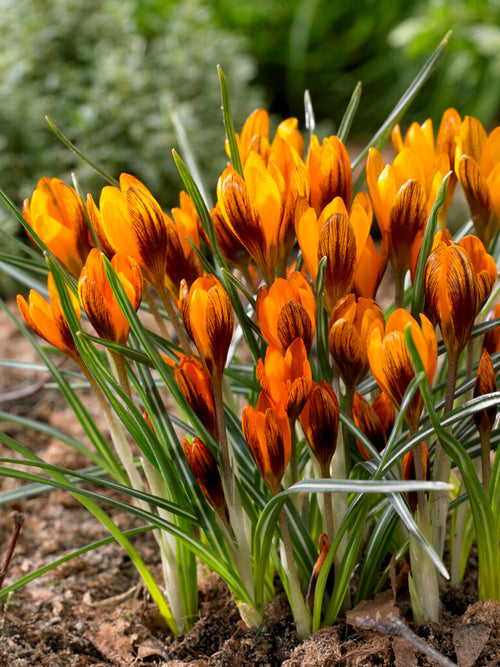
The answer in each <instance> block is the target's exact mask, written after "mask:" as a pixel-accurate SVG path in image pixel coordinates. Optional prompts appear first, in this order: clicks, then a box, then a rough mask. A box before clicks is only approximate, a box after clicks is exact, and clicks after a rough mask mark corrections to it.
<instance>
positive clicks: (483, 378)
mask: <svg viewBox="0 0 500 667" xmlns="http://www.w3.org/2000/svg"><path fill="white" fill-rule="evenodd" d="M495 391H497V381H496V377H495V370H494V368H493V364H492V362H491V357H490V355H489V354H488V352H487V350H485V349H483V351H482V353H481V360H480V361H479V366H478V369H477V373H476V381H475V383H474V398H478V397H480V396H485V395H486V394H492V393H493V392H495ZM496 416H497V408H496V406H493V407H491V408H488V409H487V410H482V411H481V412H475V413H474V415H473V418H474V423H475V425H476V427H477V429H478V431H479V432H480V433H481V435H483V434H484V433H488V434H489V433H491V431H492V429H493V426H494V424H495V419H496Z"/></svg>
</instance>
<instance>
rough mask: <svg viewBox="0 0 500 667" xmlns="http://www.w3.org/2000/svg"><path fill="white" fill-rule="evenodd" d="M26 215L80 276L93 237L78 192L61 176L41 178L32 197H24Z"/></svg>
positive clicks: (69, 266)
mask: <svg viewBox="0 0 500 667" xmlns="http://www.w3.org/2000/svg"><path fill="white" fill-rule="evenodd" d="M23 217H24V219H25V220H26V222H27V223H28V224H29V225H30V227H32V229H33V231H35V232H36V233H37V234H38V236H39V237H40V238H41V239H42V241H44V243H45V244H46V245H47V247H48V248H49V250H50V251H51V253H52V254H53V255H54V257H57V259H58V260H59V261H60V262H61V264H63V266H65V267H66V269H67V270H68V271H69V272H70V273H71V274H72V275H74V276H75V277H78V275H79V274H80V271H81V269H82V266H83V264H84V262H85V260H86V258H87V255H88V254H89V251H90V248H91V240H90V234H89V228H88V226H87V219H86V217H85V209H84V208H83V203H82V200H81V199H80V197H79V195H78V194H77V192H76V191H75V190H74V189H73V188H72V187H70V186H69V185H66V184H65V183H63V181H61V180H60V179H58V178H42V179H41V180H39V181H38V184H37V186H36V190H35V191H34V192H33V195H32V196H31V200H29V199H25V200H24V204H23Z"/></svg>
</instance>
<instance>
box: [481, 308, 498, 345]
mask: <svg viewBox="0 0 500 667" xmlns="http://www.w3.org/2000/svg"><path fill="white" fill-rule="evenodd" d="M496 319H500V303H497V304H496V306H495V307H494V308H493V310H492V311H490V313H489V314H488V320H496ZM483 347H485V348H486V350H487V351H488V352H489V353H490V354H495V353H496V352H500V324H499V325H498V326H496V327H495V328H494V329H490V330H489V331H487V332H486V333H485V334H484V339H483Z"/></svg>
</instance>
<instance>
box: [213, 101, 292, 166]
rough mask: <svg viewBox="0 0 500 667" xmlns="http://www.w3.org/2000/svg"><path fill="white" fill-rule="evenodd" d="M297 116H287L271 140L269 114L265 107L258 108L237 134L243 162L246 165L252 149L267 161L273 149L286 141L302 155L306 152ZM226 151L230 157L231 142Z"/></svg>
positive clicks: (227, 144)
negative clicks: (239, 133)
mask: <svg viewBox="0 0 500 667" xmlns="http://www.w3.org/2000/svg"><path fill="white" fill-rule="evenodd" d="M298 125H299V123H298V120H297V119H296V118H286V119H285V120H284V121H282V122H281V123H280V124H279V125H278V128H277V130H276V134H275V137H274V139H273V141H272V143H270V140H269V114H268V112H267V111H266V110H265V109H256V110H255V111H253V112H252V113H251V114H250V116H249V117H248V118H247V119H246V121H245V123H244V124H243V128H242V130H241V135H238V134H236V142H237V144H238V151H239V154H240V160H241V164H242V165H244V164H245V162H246V161H247V158H248V156H249V155H250V153H251V151H255V152H256V153H259V155H261V156H262V157H263V158H264V160H265V161H266V162H267V161H268V159H269V155H270V153H271V150H272V149H276V146H277V144H279V143H280V142H282V141H284V142H286V143H287V144H288V145H289V146H291V147H292V148H293V149H294V150H295V151H296V152H297V154H298V155H299V156H300V157H302V154H303V153H304V139H303V137H302V135H301V133H300V131H299V129H298ZM226 151H227V154H228V155H229V157H231V153H230V150H229V143H228V142H226Z"/></svg>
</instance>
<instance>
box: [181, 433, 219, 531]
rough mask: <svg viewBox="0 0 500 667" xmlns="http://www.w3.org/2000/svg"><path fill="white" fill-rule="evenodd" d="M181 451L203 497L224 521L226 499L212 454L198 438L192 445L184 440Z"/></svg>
mask: <svg viewBox="0 0 500 667" xmlns="http://www.w3.org/2000/svg"><path fill="white" fill-rule="evenodd" d="M182 449H183V450H184V456H185V457H186V461H187V463H188V466H189V468H190V469H191V472H192V473H193V476H194V478H195V479H196V481H197V482H198V484H199V485H200V488H201V490H202V491H203V495H204V496H205V498H206V499H207V500H208V502H209V503H210V505H211V506H212V507H213V508H214V510H215V511H216V512H217V514H218V515H219V516H220V517H221V518H222V519H223V520H224V521H226V520H227V505H226V499H225V497H224V490H223V488H222V481H221V476H220V473H219V469H218V467H217V462H216V461H215V459H214V457H213V456H212V453H211V452H210V450H209V449H208V447H207V446H206V445H205V444H204V443H203V442H202V441H201V440H200V439H199V438H195V439H194V440H193V442H192V443H190V442H189V441H188V440H186V439H184V440H183V441H182Z"/></svg>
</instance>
